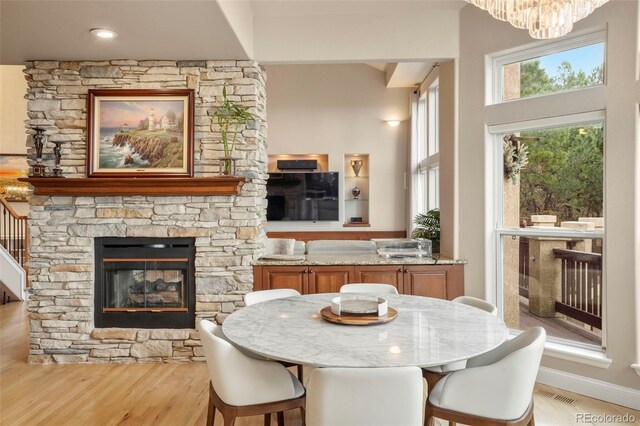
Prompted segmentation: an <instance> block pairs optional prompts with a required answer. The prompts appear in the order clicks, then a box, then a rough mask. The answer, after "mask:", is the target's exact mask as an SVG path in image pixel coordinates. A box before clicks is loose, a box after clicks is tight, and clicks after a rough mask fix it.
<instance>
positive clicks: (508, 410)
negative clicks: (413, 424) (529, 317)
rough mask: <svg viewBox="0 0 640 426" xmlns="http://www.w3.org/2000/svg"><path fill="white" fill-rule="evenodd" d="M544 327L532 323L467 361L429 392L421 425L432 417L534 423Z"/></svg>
mask: <svg viewBox="0 0 640 426" xmlns="http://www.w3.org/2000/svg"><path fill="white" fill-rule="evenodd" d="M545 338H546V332H545V330H544V329H543V328H542V327H534V328H531V329H529V330H527V331H525V332H523V333H521V334H520V335H518V336H517V337H515V338H513V339H511V340H507V341H506V342H504V343H503V344H502V345H500V346H498V347H497V348H495V349H493V350H491V351H489V352H487V353H484V354H482V355H478V356H476V357H473V358H471V359H469V360H468V361H467V368H465V369H464V370H459V371H454V372H453V373H451V374H449V375H447V376H446V377H445V378H443V379H442V380H440V382H438V384H437V385H436V386H435V387H434V389H433V390H432V391H430V392H429V397H428V399H427V404H426V407H425V425H428V424H430V422H431V420H432V419H433V418H435V417H437V418H441V419H444V420H448V421H449V422H457V423H464V424H479V423H481V424H496V425H533V424H534V423H535V420H534V417H533V386H534V385H535V381H536V376H537V374H538V369H539V367H540V360H541V358H542V352H543V350H544V342H545Z"/></svg>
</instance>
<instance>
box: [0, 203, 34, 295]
mask: <svg viewBox="0 0 640 426" xmlns="http://www.w3.org/2000/svg"><path fill="white" fill-rule="evenodd" d="M7 215H8V217H7ZM0 231H1V232H0V244H1V245H2V246H4V248H5V249H6V250H7V251H8V252H9V254H10V255H11V256H12V257H13V258H14V259H15V260H16V261H17V262H18V263H19V264H20V266H21V267H22V268H23V269H24V270H25V271H26V272H27V275H28V273H29V271H28V267H27V262H29V240H30V237H29V223H28V217H27V216H23V215H19V214H18V213H17V212H16V211H15V210H14V209H13V207H11V204H9V203H8V202H7V200H5V199H4V198H3V197H0ZM27 286H29V280H27Z"/></svg>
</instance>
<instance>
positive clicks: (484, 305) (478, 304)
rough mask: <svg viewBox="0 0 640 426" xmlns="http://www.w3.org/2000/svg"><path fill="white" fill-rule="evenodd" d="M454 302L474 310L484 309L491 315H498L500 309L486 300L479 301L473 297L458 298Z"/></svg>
mask: <svg viewBox="0 0 640 426" xmlns="http://www.w3.org/2000/svg"><path fill="white" fill-rule="evenodd" d="M452 302H456V303H462V304H463V305H467V306H473V307H474V308H478V309H482V310H483V311H485V312H488V313H490V314H491V315H498V308H496V307H495V306H494V305H493V303H489V302H487V301H486V300H482V299H478V298H477V297H471V296H458V297H456V298H455V299H453V300H452Z"/></svg>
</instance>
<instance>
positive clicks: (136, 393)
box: [0, 302, 640, 426]
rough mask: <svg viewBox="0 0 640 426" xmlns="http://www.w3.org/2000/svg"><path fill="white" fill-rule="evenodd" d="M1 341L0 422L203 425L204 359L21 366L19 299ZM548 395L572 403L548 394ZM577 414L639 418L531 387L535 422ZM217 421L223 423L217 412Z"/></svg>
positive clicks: (23, 330)
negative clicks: (533, 389) (170, 362)
mask: <svg viewBox="0 0 640 426" xmlns="http://www.w3.org/2000/svg"><path fill="white" fill-rule="evenodd" d="M0 341H1V351H0V425H3V426H13V425H48V426H56V425H83V426H88V425H172V426H173V425H204V424H205V420H206V412H207V410H206V409H207V383H208V377H207V368H206V365H205V364H204V363H191V364H144V365H139V364H136V365H27V363H26V359H27V352H28V318H27V313H26V311H25V307H24V304H23V303H18V302H14V303H10V304H7V305H3V306H1V307H0ZM555 395H559V396H560V397H566V398H569V399H571V400H573V403H571V404H569V403H567V402H563V401H560V400H557V399H554V396H555ZM561 399H564V398H561ZM372 403H373V402H372ZM584 412H590V413H594V414H603V413H606V414H620V415H623V414H625V413H630V414H633V415H635V416H636V419H640V412H638V411H634V410H630V409H627V408H625V407H620V406H617V405H612V404H608V403H605V402H602V401H598V400H594V399H591V398H587V397H583V396H580V395H576V394H572V393H569V392H563V391H560V390H557V389H554V388H550V387H547V386H542V385H538V386H536V395H535V416H536V424H537V425H553V426H556V425H571V424H578V423H577V422H576V413H584ZM274 417H275V416H274ZM285 421H286V424H287V425H300V424H301V419H300V414H299V411H297V410H296V411H293V412H289V413H287V414H286V417H285ZM273 422H274V424H275V419H274V420H273ZM216 424H222V418H221V417H220V414H219V413H218V415H217V418H216ZM262 424H263V423H262V417H246V418H239V419H238V421H237V422H236V425H238V426H259V425H262ZM440 424H443V425H444V424H445V423H444V422H442V423H440ZM393 426H401V425H393Z"/></svg>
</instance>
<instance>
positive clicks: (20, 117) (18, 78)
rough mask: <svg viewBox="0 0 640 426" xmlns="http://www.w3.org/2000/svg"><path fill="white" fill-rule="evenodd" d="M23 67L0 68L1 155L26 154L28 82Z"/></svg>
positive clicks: (8, 66)
mask: <svg viewBox="0 0 640 426" xmlns="http://www.w3.org/2000/svg"><path fill="white" fill-rule="evenodd" d="M23 69H24V67H23V66H21V65H1V66H0V154H26V153H27V146H26V142H27V134H26V132H25V128H24V120H26V119H27V101H26V99H24V94H25V93H27V82H26V80H25V79H24V74H23V73H22V70H23Z"/></svg>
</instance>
